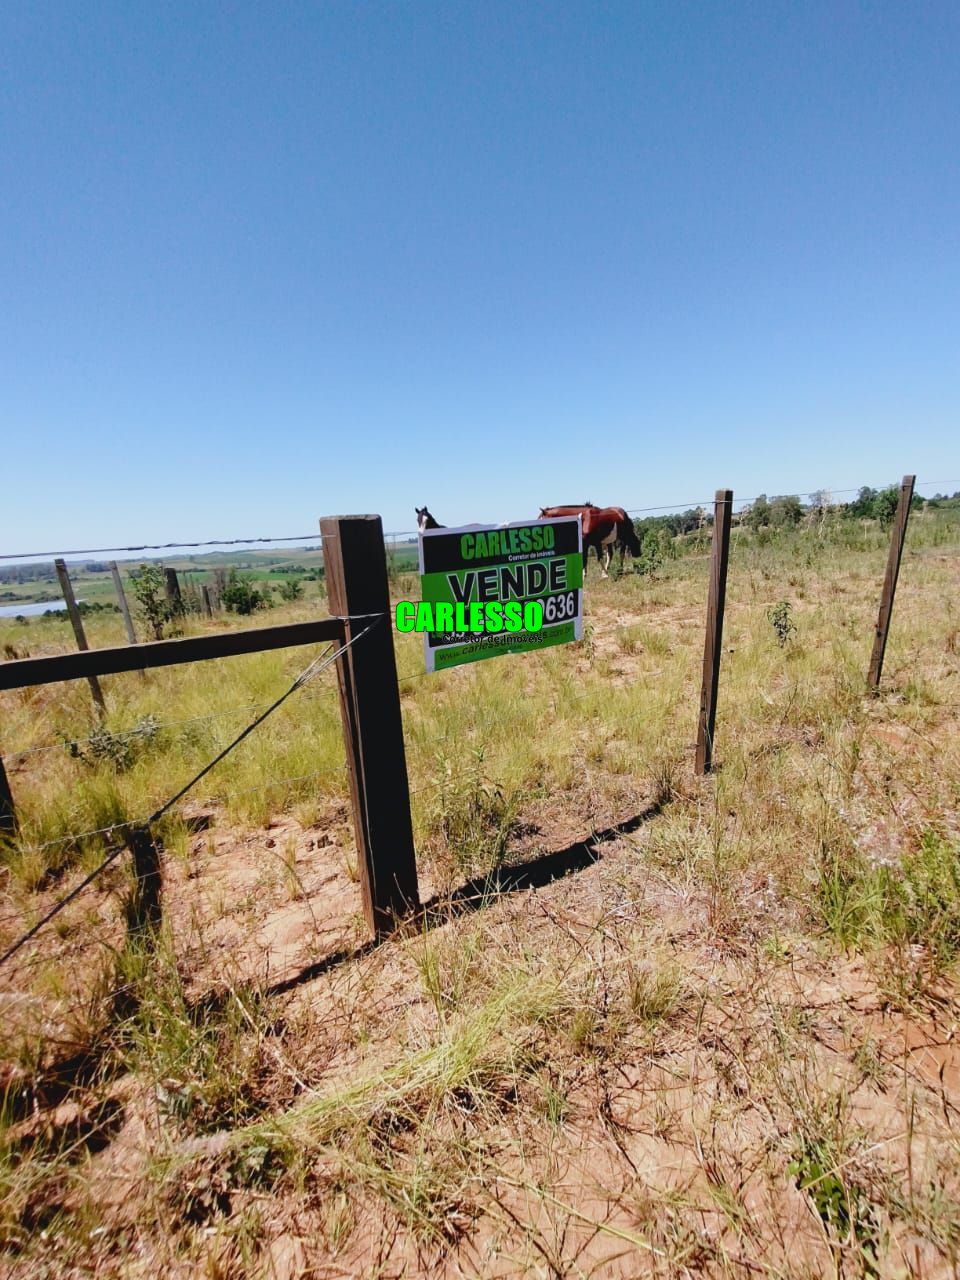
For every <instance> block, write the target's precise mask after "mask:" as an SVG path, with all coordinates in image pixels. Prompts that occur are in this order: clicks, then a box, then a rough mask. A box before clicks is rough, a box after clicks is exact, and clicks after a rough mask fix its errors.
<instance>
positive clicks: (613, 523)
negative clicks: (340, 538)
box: [540, 502, 640, 578]
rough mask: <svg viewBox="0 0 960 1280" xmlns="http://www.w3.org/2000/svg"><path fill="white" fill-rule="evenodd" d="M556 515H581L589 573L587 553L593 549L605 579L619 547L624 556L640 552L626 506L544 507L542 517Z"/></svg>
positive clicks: (585, 566) (584, 566)
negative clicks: (627, 553) (628, 553)
mask: <svg viewBox="0 0 960 1280" xmlns="http://www.w3.org/2000/svg"><path fill="white" fill-rule="evenodd" d="M557 516H579V517H580V525H581V528H582V530H583V572H584V573H586V572H587V554H588V553H589V551H590V548H591V547H593V549H594V550H595V551H596V553H597V563H598V564H599V565H600V575H601V577H603V578H605V577H606V576H607V569H609V567H610V561H611V560H612V559H613V553H614V550H615V549H616V548H617V547H619V548H620V554H621V557H622V556H623V555H624V554H625V553H626V552H627V551H629V552H630V554H631V555H634V556H638V555H639V554H640V541H639V539H638V538H637V533H636V530H635V529H634V527H633V521H632V520H631V519H630V517H629V516H628V515H627V513H626V511H624V509H623V507H595V506H594V505H593V503H592V502H585V503H584V504H583V506H581V507H541V508H540V518H541V519H547V520H549V519H554V518H556V517H557Z"/></svg>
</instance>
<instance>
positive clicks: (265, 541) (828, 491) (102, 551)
mask: <svg viewBox="0 0 960 1280" xmlns="http://www.w3.org/2000/svg"><path fill="white" fill-rule="evenodd" d="M954 485H956V486H958V487H960V480H918V481H917V482H916V484H915V485H914V488H915V489H929V488H937V489H938V490H939V489H948V488H950V487H952V486H954ZM862 487H863V486H855V487H851V488H832V487H830V486H827V485H823V486H821V487H820V488H818V489H808V490H805V491H804V492H802V493H794V494H790V495H789V496H790V497H797V498H814V497H820V496H824V497H825V498H827V499H828V500H829V499H831V498H834V497H836V496H838V495H840V494H848V493H859V492H860V490H861V488H862ZM761 497H767V495H766V494H758V495H757V496H756V497H752V498H737V497H735V498H734V505H735V506H740V507H742V506H748V505H750V504H751V503H754V502H757V501H758V499H759V498H761ZM713 501H714V495H713V494H711V495H710V496H709V497H706V498H696V499H691V500H689V501H684V502H665V503H661V504H660V505H658V506H646V507H624V510H625V511H626V512H627V514H628V515H646V514H649V513H652V512H657V511H695V510H697V509H698V508H699V507H704V508H706V507H709V506H710V504H711V503H712V502H713ZM418 533H419V530H417V529H399V530H390V531H388V532H386V533H384V535H383V536H384V537H385V538H391V539H397V538H416V537H417V536H418ZM333 536H336V535H331V534H320V533H316V532H314V533H302V534H284V535H279V536H273V537H251V538H207V539H203V540H184V541H170V542H141V543H131V544H130V545H128V546H115V547H79V548H72V549H68V550H59V551H14V552H5V553H3V554H0V561H13V560H39V559H46V560H52V559H55V558H58V557H60V558H63V557H66V556H95V555H120V554H123V553H125V552H130V553H132V552H139V551H176V550H195V549H196V548H198V547H239V546H250V547H257V546H268V545H271V544H275V543H291V542H296V543H309V542H314V543H317V542H319V543H321V544H322V542H323V540H324V539H326V538H330V537H333ZM304 549H307V548H304ZM310 549H313V550H316V549H317V548H310Z"/></svg>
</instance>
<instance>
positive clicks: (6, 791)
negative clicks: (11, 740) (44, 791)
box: [0, 757, 17, 841]
mask: <svg viewBox="0 0 960 1280" xmlns="http://www.w3.org/2000/svg"><path fill="white" fill-rule="evenodd" d="M16 834H17V811H16V809H15V808H14V806H13V792H12V791H11V790H10V782H9V779H8V778H7V771H6V769H5V768H4V767H3V758H2V757H0V841H2V840H3V839H4V838H7V839H11V840H12V839H13V838H14V837H15V836H16Z"/></svg>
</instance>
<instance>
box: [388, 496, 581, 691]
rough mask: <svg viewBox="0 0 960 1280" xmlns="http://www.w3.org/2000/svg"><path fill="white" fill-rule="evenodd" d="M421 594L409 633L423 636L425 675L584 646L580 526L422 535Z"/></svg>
mask: <svg viewBox="0 0 960 1280" xmlns="http://www.w3.org/2000/svg"><path fill="white" fill-rule="evenodd" d="M420 588H421V598H422V604H421V605H417V606H415V607H414V614H413V619H414V620H413V623H412V626H413V625H415V626H416V628H417V630H421V629H423V630H424V645H425V658H426V667H427V670H428V671H444V670H446V669H447V667H456V666H460V665H461V663H464V662H476V661H478V660H479V659H481V658H495V657H498V656H499V655H500V654H504V653H531V652H534V651H536V650H537V649H546V648H549V647H550V646H551V645H555V644H566V643H568V642H569V641H571V640H579V639H580V638H581V636H582V634H583V551H582V543H581V536H580V521H579V519H578V518H577V517H576V516H573V517H569V516H567V517H564V518H563V519H558V520H527V521H523V522H518V523H516V524H506V525H497V526H495V527H492V528H488V527H486V526H482V525H469V526H466V527H464V528H461V529H429V530H427V531H426V532H424V533H422V534H421V535H420ZM397 617H398V625H399V619H400V614H399V611H398V615H397ZM412 626H411V627H410V628H404V629H412Z"/></svg>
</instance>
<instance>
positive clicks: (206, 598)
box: [200, 582, 213, 618]
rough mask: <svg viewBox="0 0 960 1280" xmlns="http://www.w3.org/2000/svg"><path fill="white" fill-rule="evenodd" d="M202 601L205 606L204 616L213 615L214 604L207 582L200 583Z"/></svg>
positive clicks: (210, 616) (209, 616)
mask: <svg viewBox="0 0 960 1280" xmlns="http://www.w3.org/2000/svg"><path fill="white" fill-rule="evenodd" d="M200 603H201V604H202V606H203V613H204V617H207V618H212V617H213V605H212V603H211V601H210V588H209V587H208V586H207V584H206V583H205V582H202V583H201V584H200Z"/></svg>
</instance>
